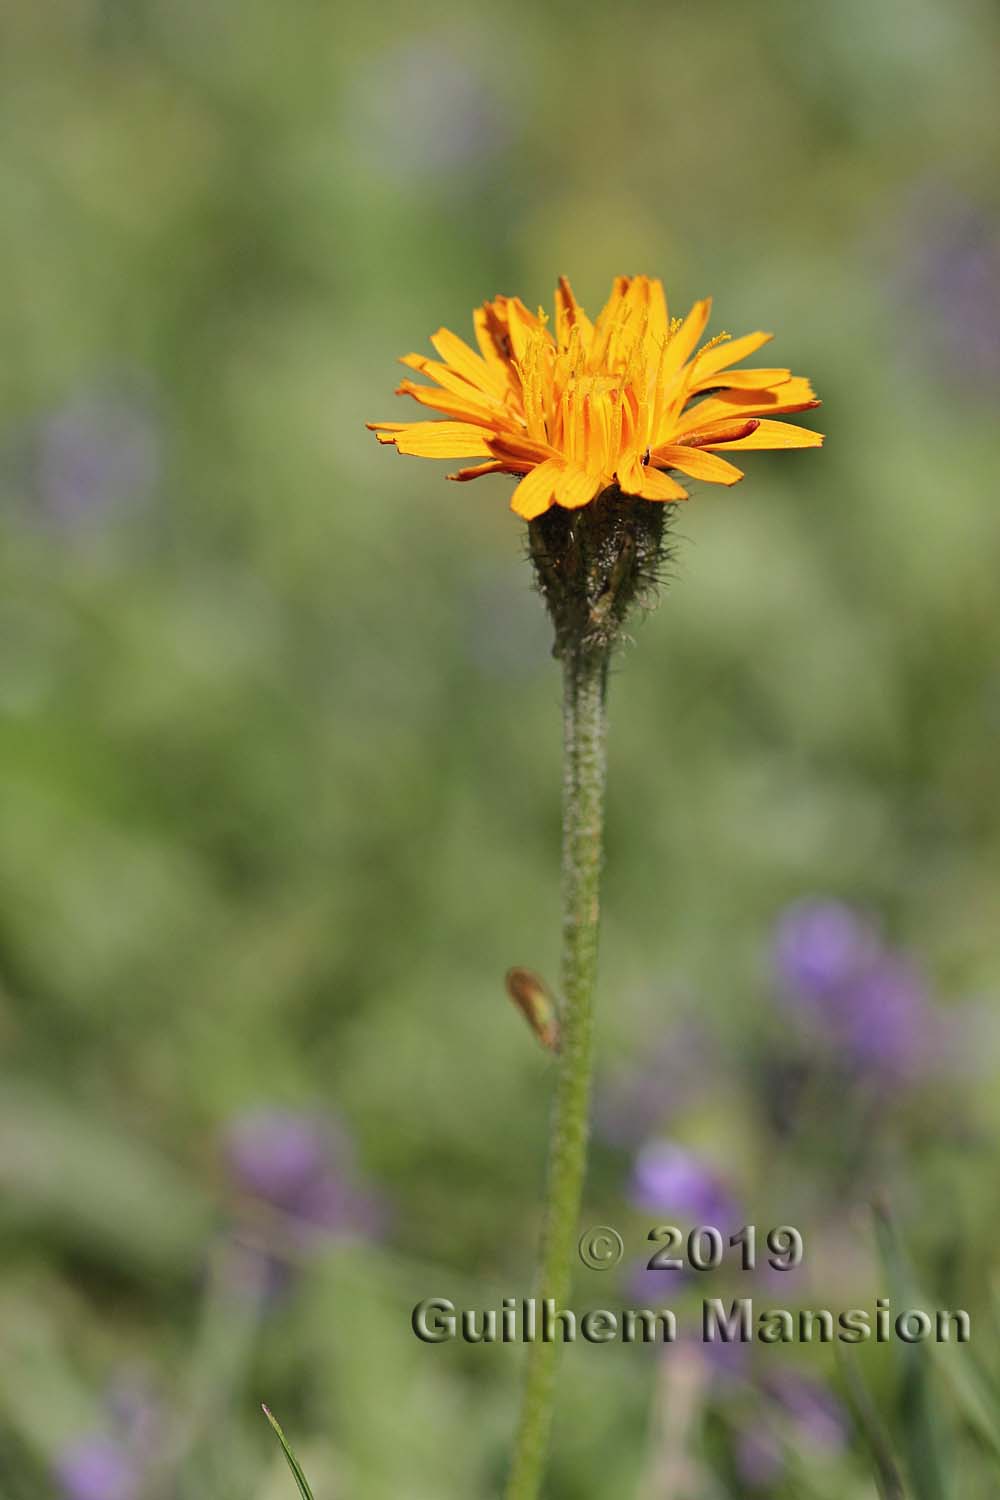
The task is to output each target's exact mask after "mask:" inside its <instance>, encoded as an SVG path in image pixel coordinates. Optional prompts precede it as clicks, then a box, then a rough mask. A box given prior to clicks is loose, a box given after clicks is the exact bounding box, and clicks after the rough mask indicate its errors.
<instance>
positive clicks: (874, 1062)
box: [774, 901, 934, 1079]
mask: <svg viewBox="0 0 1000 1500" xmlns="http://www.w3.org/2000/svg"><path fill="white" fill-rule="evenodd" d="M774 962H775V968H776V970H777V974H778V978H779V981H780V982H781V986H782V989H783V992H784V995H785V998H786V1000H787V1002H788V1003H790V1005H791V1006H792V1007H793V1008H794V1010H795V1011H797V1012H798V1013H799V1015H803V1014H804V1015H806V1016H807V1017H808V1018H809V1019H811V1020H812V1021H813V1022H814V1023H816V1024H818V1025H819V1026H820V1027H821V1028H822V1030H823V1031H824V1032H825V1034H826V1036H827V1038H828V1040H829V1041H830V1042H831V1043H832V1044H833V1045H834V1046H835V1047H836V1048H837V1050H838V1051H839V1052H841V1053H842V1054H843V1055H844V1057H846V1058H847V1059H849V1060H850V1062H852V1063H853V1064H854V1065H855V1066H856V1067H859V1068H862V1069H864V1070H866V1071H868V1072H871V1073H875V1074H877V1075H879V1077H881V1078H882V1079H892V1078H896V1079H902V1078H905V1077H909V1076H913V1075H914V1074H915V1073H916V1072H918V1071H919V1069H920V1067H921V1065H922V1064H923V1063H924V1062H925V1061H926V1058H927V1056H928V1053H929V1049H930V1042H931V1038H932V1035H933V1031H934V1019H933V1016H932V1013H931V1008H930V1004H929V997H928V994H927V990H926V986H925V984H924V982H923V979H922V977H921V976H920V974H919V973H918V971H917V970H916V968H915V967H914V966H913V965H912V964H911V963H909V962H908V961H907V960H905V959H904V958H902V957H901V956H900V955H898V954H896V953H894V952H892V951H891V950H889V949H887V948H885V947H884V946H883V945H882V944H881V942H880V940H879V938H878V934H877V933H876V931H875V929H874V927H873V926H872V925H871V923H869V922H867V921H866V920H865V919H864V918H862V917H861V916H859V915H858V914H857V913H856V912H854V911H852V910H851V909H850V907H847V906H843V905H841V903H839V902H836V901H806V902H801V903H799V904H797V905H795V906H793V907H791V908H790V909H789V910H788V911H787V912H786V913H785V914H784V916H783V917H782V918H781V919H780V920H779V922H778V925H777V929H776V933H775V940H774Z"/></svg>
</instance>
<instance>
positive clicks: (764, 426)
mask: <svg viewBox="0 0 1000 1500" xmlns="http://www.w3.org/2000/svg"><path fill="white" fill-rule="evenodd" d="M822 446H823V434H822V433H821V432H813V430H812V428H811V427H794V426H793V425H792V423H791V422H758V423H757V426H756V427H755V428H754V430H753V432H751V433H750V434H749V435H748V436H747V437H745V438H737V439H736V441H735V442H734V443H724V444H720V443H719V442H717V441H716V442H712V441H708V442H706V443H705V447H706V448H719V447H721V448H722V451H723V452H724V453H729V452H730V451H731V450H732V449H734V448H822Z"/></svg>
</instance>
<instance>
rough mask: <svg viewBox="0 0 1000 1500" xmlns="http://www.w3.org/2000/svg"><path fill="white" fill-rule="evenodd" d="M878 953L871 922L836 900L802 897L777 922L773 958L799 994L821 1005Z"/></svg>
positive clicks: (839, 990) (790, 986) (800, 996)
mask: <svg viewBox="0 0 1000 1500" xmlns="http://www.w3.org/2000/svg"><path fill="white" fill-rule="evenodd" d="M877 953H878V939H877V937H876V934H875V932H874V930H873V929H872V927H871V926H870V925H869V924H868V923H867V922H865V921H863V920H862V918H860V917H859V916H858V915H857V913H856V912H854V911H852V910H851V908H850V907H849V906H844V905H842V903H841V902H839V901H801V902H797V903H796V905H794V906H792V907H789V909H788V910H787V911H786V912H785V914H784V915H783V916H782V917H781V919H780V920H779V922H778V926H777V930H776V932H775V939H774V961H775V967H776V968H777V971H778V975H779V977H780V979H781V980H782V982H783V983H784V985H785V986H786V987H787V988H788V989H789V990H790V991H791V992H792V993H793V994H794V995H795V996H796V998H798V999H802V1000H805V1001H807V1002H811V1003H813V1004H814V1005H816V1006H818V1007H822V1006H824V1005H825V1004H826V1002H827V1001H828V1000H829V998H830V996H831V995H834V994H838V993H840V992H841V991H842V990H843V989H844V987H845V986H846V985H848V984H850V983H851V982H852V981H853V980H854V979H856V978H857V977H858V975H859V974H861V973H863V972H864V970H865V969H866V968H867V967H868V966H869V965H870V964H871V962H872V960H873V958H874V957H875V956H876V954H877Z"/></svg>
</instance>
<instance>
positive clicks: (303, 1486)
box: [261, 1402, 313, 1500]
mask: <svg viewBox="0 0 1000 1500" xmlns="http://www.w3.org/2000/svg"><path fill="white" fill-rule="evenodd" d="M261 1411H262V1412H263V1413H264V1415H265V1417H266V1418H267V1420H268V1421H269V1422H270V1424H271V1426H272V1427H273V1428H274V1430H275V1432H276V1433H277V1435H278V1442H279V1443H280V1444H281V1447H282V1451H283V1452H284V1455H285V1458H286V1459H287V1460H288V1467H289V1468H290V1469H291V1471H292V1473H293V1474H294V1475H295V1483H296V1484H297V1485H298V1487H299V1494H300V1495H301V1496H302V1500H313V1492H312V1490H311V1489H310V1488H309V1482H308V1480H307V1479H306V1476H305V1475H304V1474H303V1472H302V1466H301V1464H300V1463H299V1461H298V1459H297V1458H296V1457H295V1454H294V1453H293V1452H292V1450H291V1448H290V1447H289V1446H288V1439H287V1438H286V1437H285V1434H284V1433H283V1432H282V1430H281V1424H280V1423H279V1421H278V1419H277V1417H275V1415H274V1413H273V1412H271V1411H270V1410H269V1408H268V1407H266V1406H265V1405H264V1404H263V1402H262V1403H261Z"/></svg>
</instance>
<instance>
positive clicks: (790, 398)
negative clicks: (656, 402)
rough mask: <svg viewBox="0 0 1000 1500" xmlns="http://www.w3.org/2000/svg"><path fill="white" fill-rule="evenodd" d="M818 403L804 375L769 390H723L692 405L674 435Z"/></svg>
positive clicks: (799, 409)
mask: <svg viewBox="0 0 1000 1500" xmlns="http://www.w3.org/2000/svg"><path fill="white" fill-rule="evenodd" d="M818 405H819V402H818V401H817V399H816V392H815V391H814V390H813V388H812V386H811V385H810V384H809V382H808V380H804V379H803V378H802V377H801V376H793V377H792V379H791V380H786V381H783V382H782V384H781V385H776V386H774V387H772V389H770V390H764V391H721V392H720V393H719V395H717V396H706V397H705V398H704V399H703V400H702V401H699V402H698V403H697V404H696V405H694V406H691V407H689V408H688V409H687V411H685V412H684V413H683V415H682V416H681V417H680V418H679V419H678V421H677V424H676V426H675V428H674V431H673V433H672V434H671V436H676V437H680V436H682V435H683V434H686V433H688V432H700V431H701V430H702V429H703V428H706V427H708V426H709V424H710V423H712V422H721V421H732V419H733V418H734V417H757V416H761V417H763V416H776V415H778V413H780V412H786V411H808V410H809V408H810V407H813V406H818Z"/></svg>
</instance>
